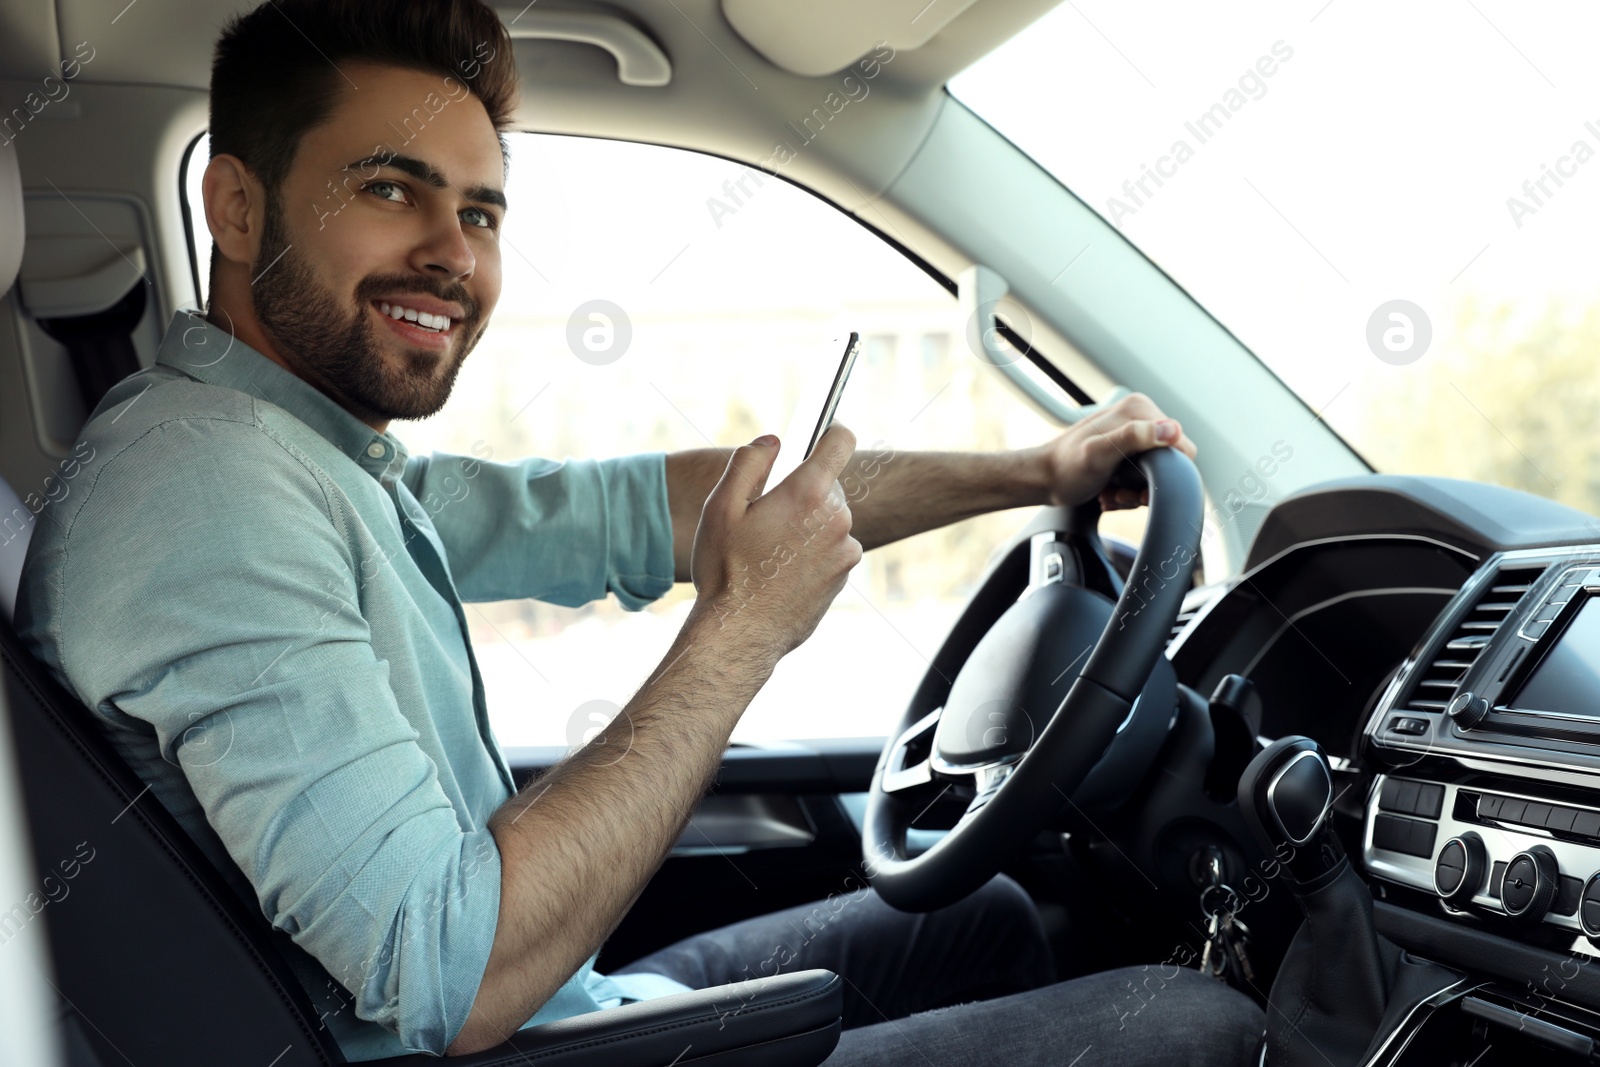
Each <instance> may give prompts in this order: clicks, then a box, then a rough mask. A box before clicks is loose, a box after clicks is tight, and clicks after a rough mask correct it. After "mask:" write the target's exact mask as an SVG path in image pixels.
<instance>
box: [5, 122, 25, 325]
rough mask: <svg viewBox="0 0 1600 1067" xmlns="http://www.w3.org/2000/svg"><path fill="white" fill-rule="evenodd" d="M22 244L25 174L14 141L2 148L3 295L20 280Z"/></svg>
mask: <svg viewBox="0 0 1600 1067" xmlns="http://www.w3.org/2000/svg"><path fill="white" fill-rule="evenodd" d="M22 240H23V231H22V172H21V171H20V170H18V169H17V149H16V142H15V141H12V142H10V143H8V144H6V145H4V146H3V147H0V295H3V294H4V293H5V291H6V290H7V289H10V288H11V286H12V283H14V282H15V281H16V280H17V268H19V267H21V266H22Z"/></svg>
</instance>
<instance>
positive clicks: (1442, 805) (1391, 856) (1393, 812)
mask: <svg viewBox="0 0 1600 1067" xmlns="http://www.w3.org/2000/svg"><path fill="white" fill-rule="evenodd" d="M1362 858H1363V859H1364V860H1365V862H1366V865H1367V869H1368V870H1369V871H1370V872H1371V873H1373V874H1375V875H1377V876H1379V877H1382V878H1385V879H1387V880H1389V881H1391V882H1397V883H1399V884H1401V885H1406V886H1410V887H1411V888H1413V889H1420V890H1423V891H1425V892H1429V893H1433V894H1435V895H1437V896H1439V897H1440V898H1441V899H1442V900H1444V901H1445V903H1447V904H1449V905H1450V906H1452V907H1456V908H1458V909H1466V908H1468V907H1469V906H1471V907H1477V908H1480V909H1483V910H1486V911H1491V912H1499V913H1500V914H1502V915H1505V916H1506V917H1507V918H1509V919H1511V920H1513V921H1515V922H1518V923H1523V924H1526V925H1529V926H1533V925H1538V924H1540V923H1548V924H1552V925H1555V926H1560V927H1564V928H1566V929H1569V930H1571V931H1573V932H1574V933H1581V934H1586V935H1589V936H1591V937H1594V938H1600V796H1597V806H1595V807H1585V806H1579V805H1575V804H1568V803H1556V802H1552V801H1550V800H1549V799H1547V798H1544V799H1541V798H1539V797H1536V796H1532V795H1529V794H1527V793H1519V792H1507V791H1505V790H1501V789H1480V788H1474V787H1472V786H1467V785H1458V784H1455V783H1445V782H1428V781H1422V780H1418V779H1412V778H1407V777H1403V776H1396V775H1381V776H1379V778H1378V779H1377V781H1376V782H1375V783H1374V786H1373V790H1372V794H1371V795H1370V796H1369V797H1368V803H1367V818H1366V828H1365V835H1364V838H1363V841H1362Z"/></svg>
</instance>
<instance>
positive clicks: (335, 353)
mask: <svg viewBox="0 0 1600 1067" xmlns="http://www.w3.org/2000/svg"><path fill="white" fill-rule="evenodd" d="M288 237H289V234H288V230H287V228H286V227H285V225H284V218H283V211H282V205H281V204H280V203H279V200H278V194H277V193H276V192H274V193H273V194H271V195H269V196H268V198H267V207H266V213H265V219H264V220H263V225H262V230H261V251H260V253H259V254H258V256H257V257H256V261H255V262H254V263H253V264H251V267H250V272H251V274H252V275H254V276H255V277H256V282H255V284H254V285H252V286H251V288H250V299H251V303H252V304H253V305H254V307H255V312H256V318H257V320H258V321H259V322H260V323H261V327H262V329H263V330H264V331H265V332H266V334H267V335H268V336H269V337H271V338H272V340H273V341H274V342H276V344H277V347H278V350H279V351H280V352H281V353H283V354H284V356H285V358H287V359H290V360H293V361H294V362H295V363H297V364H298V365H299V368H300V369H301V370H303V371H304V372H305V376H306V377H307V378H308V379H309V380H310V381H311V383H312V384H313V385H315V386H317V387H318V388H319V389H321V390H322V391H323V392H325V393H327V394H329V395H330V396H331V397H332V398H333V399H334V400H335V401H337V402H339V403H340V404H341V405H342V406H343V407H345V408H346V410H348V411H350V412H351V414H353V415H355V416H356V417H357V418H360V419H362V420H363V421H372V420H374V419H380V420H385V421H387V420H391V419H425V418H427V417H428V416H429V415H433V414H435V413H437V412H438V411H439V409H440V408H442V407H444V402H445V401H446V400H447V399H449V396H450V390H451V389H452V388H453V387H454V386H455V381H456V375H457V373H459V372H460V370H461V364H462V363H464V362H465V361H466V358H467V354H468V353H469V352H471V351H472V349H473V348H474V347H475V346H476V345H477V343H478V339H479V338H480V337H481V336H482V335H483V328H482V327H481V326H478V304H477V302H476V301H474V300H473V299H472V298H471V297H469V296H468V295H467V292H466V289H465V287H464V286H462V285H461V284H460V283H457V284H455V285H452V286H448V287H443V288H441V287H440V286H436V285H429V284H428V280H427V279H424V278H419V277H418V276H417V275H414V274H412V275H403V274H402V275H388V276H375V277H369V278H365V279H363V280H362V282H361V284H360V285H359V286H357V287H356V294H355V295H356V297H357V306H356V310H355V312H354V314H348V315H347V314H346V313H345V310H344V309H343V308H342V307H341V306H340V303H339V300H338V299H337V298H336V297H335V296H334V294H333V293H332V292H331V291H330V290H329V289H327V288H326V287H325V286H323V285H322V284H321V283H320V282H319V281H318V280H317V277H316V275H315V273H314V272H313V271H312V269H311V265H310V264H309V263H308V262H307V261H306V260H305V258H304V257H302V256H301V255H299V254H298V253H297V252H296V251H295V250H294V247H293V246H292V245H291V244H290V243H289V240H288ZM405 293H426V294H428V295H429V296H433V297H436V298H437V299H440V300H445V301H451V302H454V303H457V304H460V305H461V308H462V311H463V313H464V314H463V318H461V319H460V320H459V321H457V322H455V323H454V324H453V325H452V327H451V331H452V333H454V334H455V335H456V336H454V337H453V338H452V340H453V341H454V345H453V347H452V348H451V349H450V350H447V351H444V352H430V351H427V350H425V349H420V348H407V349H406V350H404V352H403V353H402V357H401V358H402V360H403V362H402V363H401V365H399V366H394V365H393V364H392V363H391V362H390V361H389V360H387V359H385V358H384V345H383V344H382V341H381V339H380V338H379V337H378V336H377V328H376V324H375V323H374V322H373V321H372V320H373V316H372V315H369V314H368V313H367V308H368V307H369V306H370V305H371V301H372V300H374V299H376V298H377V297H379V296H395V295H401V294H405ZM473 327H476V328H473Z"/></svg>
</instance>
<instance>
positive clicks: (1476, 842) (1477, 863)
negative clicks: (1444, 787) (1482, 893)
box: [1433, 830, 1600, 911]
mask: <svg viewBox="0 0 1600 1067" xmlns="http://www.w3.org/2000/svg"><path fill="white" fill-rule="evenodd" d="M1488 868H1489V850H1488V849H1487V848H1485V847H1484V845H1483V838H1481V837H1479V836H1478V835H1477V834H1475V833H1473V832H1472V831H1470V830H1469V831H1467V832H1466V833H1464V834H1462V835H1461V836H1460V837H1452V838H1451V839H1450V840H1448V841H1446V842H1445V843H1444V847H1443V848H1441V849H1440V850H1439V858H1438V859H1437V860H1436V861H1434V864H1433V888H1434V891H1435V892H1436V893H1438V894H1439V896H1440V897H1442V898H1443V899H1444V901H1445V903H1447V904H1454V905H1456V906H1458V907H1459V906H1461V905H1464V904H1467V903H1470V902H1471V900H1472V898H1473V897H1474V896H1476V895H1477V893H1478V890H1480V889H1482V888H1483V876H1484V874H1485V872H1486V871H1487V870H1488ZM1597 911H1600V909H1597Z"/></svg>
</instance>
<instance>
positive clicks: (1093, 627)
mask: <svg viewBox="0 0 1600 1067" xmlns="http://www.w3.org/2000/svg"><path fill="white" fill-rule="evenodd" d="M1113 607H1114V605H1113V603H1112V601H1111V600H1110V599H1109V598H1108V597H1106V596H1105V595H1103V594H1101V593H1098V592H1095V591H1093V590H1090V589H1084V588H1082V587H1081V586H1075V585H1067V584H1065V583H1062V582H1052V583H1049V584H1046V585H1042V586H1037V587H1035V588H1033V589H1032V590H1031V591H1030V592H1028V593H1026V594H1025V595H1023V596H1022V597H1021V598H1020V599H1019V600H1017V602H1016V603H1014V604H1012V605H1011V606H1010V607H1009V608H1007V609H1006V611H1005V613H1004V614H1003V615H1001V616H1000V619H999V621H997V622H996V623H995V624H994V625H993V626H992V627H990V629H989V631H988V632H987V633H986V634H985V635H984V636H983V638H982V640H980V641H979V642H978V644H977V647H976V648H974V649H973V650H972V654H971V655H970V656H968V657H967V661H966V663H965V664H964V665H963V666H962V668H961V673H960V674H959V675H957V677H956V679H955V683H954V684H953V685H952V686H951V688H950V695H949V696H948V697H947V698H946V700H945V704H944V712H943V714H942V715H941V716H940V719H939V725H938V728H937V729H936V731H935V733H934V741H933V754H932V764H933V767H934V769H935V770H938V771H941V772H943V773H945V774H971V773H974V772H976V771H979V770H983V769H986V768H991V767H996V766H1003V765H1005V764H1009V763H1015V762H1017V761H1018V760H1020V759H1021V758H1022V756H1024V755H1025V754H1026V753H1027V752H1028V750H1029V749H1030V748H1032V747H1033V743H1034V741H1035V740H1036V739H1037V738H1038V736H1039V734H1040V733H1042V732H1043V731H1044V729H1045V727H1046V726H1048V725H1049V724H1050V719H1051V717H1052V716H1054V714H1055V712H1056V709H1057V708H1059V707H1060V706H1061V702H1062V701H1063V700H1064V699H1065V698H1066V695H1067V691H1068V690H1069V689H1071V688H1072V685H1073V683H1074V682H1076V681H1077V679H1078V672H1080V671H1081V670H1083V666H1084V662H1085V661H1086V660H1087V658H1088V656H1089V653H1090V651H1091V650H1092V649H1093V648H1094V645H1095V642H1096V641H1098V640H1099V638H1100V634H1101V632H1102V631H1103V630H1104V629H1105V627H1106V623H1107V622H1108V621H1110V619H1111V615H1112V609H1113ZM1175 683H1176V678H1175V677H1174V675H1173V672H1172V666H1171V664H1170V663H1169V662H1168V661H1167V659H1166V658H1165V657H1162V658H1161V659H1159V660H1158V661H1157V662H1156V668H1155V670H1153V671H1152V672H1151V680H1150V682H1148V683H1146V686H1145V689H1144V692H1142V693H1141V694H1140V697H1139V699H1137V700H1135V701H1134V704H1133V708H1132V709H1131V710H1130V711H1129V713H1128V717H1127V718H1126V719H1125V720H1124V721H1123V722H1122V723H1121V724H1120V725H1119V726H1118V728H1117V733H1116V736H1115V737H1114V738H1113V740H1112V743H1111V745H1110V746H1109V747H1108V748H1107V750H1106V757H1110V758H1103V759H1102V761H1101V764H1100V766H1097V767H1096V768H1095V770H1094V771H1093V772H1091V773H1090V775H1089V777H1088V778H1087V779H1085V781H1084V784H1083V787H1081V788H1080V790H1079V792H1078V794H1076V799H1078V800H1079V802H1080V803H1082V802H1083V801H1084V800H1086V799H1087V800H1090V801H1091V802H1103V801H1107V800H1120V799H1122V797H1123V796H1125V794H1126V793H1127V791H1129V790H1131V788H1132V787H1133V786H1134V785H1135V784H1136V783H1137V780H1138V778H1139V777H1142V775H1143V773H1144V772H1145V771H1146V770H1148V769H1149V766H1150V763H1151V761H1153V759H1154V757H1155V753H1156V750H1157V749H1158V748H1159V746H1160V742H1161V739H1162V738H1163V737H1165V735H1166V727H1167V725H1168V724H1169V723H1170V721H1171V715H1170V714H1167V715H1157V714H1149V715H1139V713H1138V712H1139V708H1140V707H1141V705H1143V706H1153V707H1154V706H1160V705H1161V704H1165V706H1166V707H1167V708H1168V709H1169V712H1170V711H1171V709H1172V708H1174V707H1175V704H1174V701H1175V699H1176V686H1175ZM1152 688H1155V689H1157V690H1158V691H1163V690H1164V692H1165V696H1164V698H1161V697H1158V693H1156V692H1152ZM1153 697H1155V698H1157V700H1156V701H1153V700H1152V698H1153ZM1135 726H1137V727H1138V728H1135V729H1130V727H1135ZM1103 772H1104V773H1103ZM1130 774H1131V775H1133V777H1132V778H1129V777H1128V775H1130Z"/></svg>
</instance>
